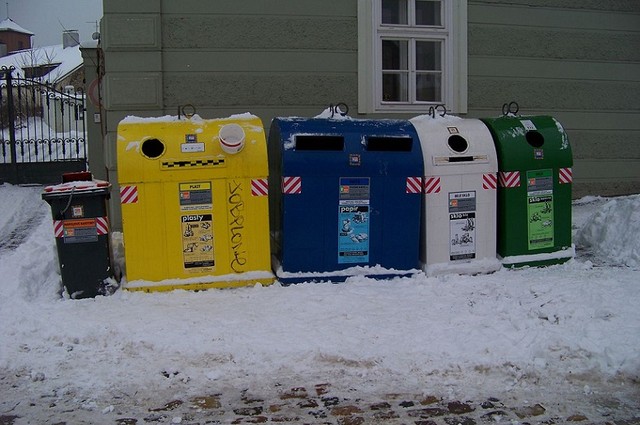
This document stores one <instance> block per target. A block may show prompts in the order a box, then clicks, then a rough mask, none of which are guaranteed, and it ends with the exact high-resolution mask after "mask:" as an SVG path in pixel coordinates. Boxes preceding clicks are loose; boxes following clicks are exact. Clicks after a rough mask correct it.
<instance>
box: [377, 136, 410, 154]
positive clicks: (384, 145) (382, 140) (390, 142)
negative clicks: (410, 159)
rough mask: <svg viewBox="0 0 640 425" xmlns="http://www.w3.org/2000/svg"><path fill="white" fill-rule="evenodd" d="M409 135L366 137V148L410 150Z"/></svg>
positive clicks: (382, 150)
mask: <svg viewBox="0 0 640 425" xmlns="http://www.w3.org/2000/svg"><path fill="white" fill-rule="evenodd" d="M412 147H413V139H412V138H411V137H380V136H376V137H367V150H368V151H375V152H411V148H412Z"/></svg>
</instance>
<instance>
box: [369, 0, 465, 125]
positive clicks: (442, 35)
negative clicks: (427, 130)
mask: <svg viewBox="0 0 640 425" xmlns="http://www.w3.org/2000/svg"><path fill="white" fill-rule="evenodd" d="M409 1H410V2H411V3H412V4H413V1H414V0H409ZM442 8H443V22H442V24H443V26H442V27H422V26H420V27H418V26H411V25H388V24H385V25H383V24H382V0H358V112H360V113H364V114H366V113H388V112H392V113H426V112H427V111H428V109H429V107H430V106H434V105H438V104H444V105H445V106H446V108H447V111H448V112H451V113H457V114H463V113H466V112H467V0H442ZM409 9H410V11H412V10H413V7H412V6H410V7H409ZM383 39H398V40H408V41H409V50H410V51H411V52H412V51H413V49H414V47H413V46H415V41H416V40H417V41H420V40H426V41H432V40H438V41H442V42H443V43H444V44H443V49H442V55H443V58H442V69H443V73H442V101H441V102H421V101H415V84H414V81H415V78H414V77H415V69H412V67H413V68H415V66H414V63H415V56H414V55H413V54H411V55H410V57H409V61H410V66H409V74H410V78H409V81H410V83H409V93H410V98H409V101H408V102H385V101H383V100H382V40H383Z"/></svg>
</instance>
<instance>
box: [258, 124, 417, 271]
mask: <svg viewBox="0 0 640 425" xmlns="http://www.w3.org/2000/svg"><path fill="white" fill-rule="evenodd" d="M268 150H269V151H268V153H269V168H270V170H269V173H270V176H271V177H270V179H269V181H270V187H269V194H270V211H271V216H270V220H271V222H270V226H271V236H272V237H271V250H272V255H273V269H274V271H275V273H276V276H277V277H278V280H279V281H280V282H282V283H295V282H302V281H322V280H330V281H342V280H345V279H346V278H347V277H349V276H351V275H354V274H364V275H368V276H372V277H377V278H381V277H390V276H396V275H403V274H410V273H413V272H415V271H416V269H418V268H419V266H420V263H419V241H420V211H421V193H422V175H423V172H424V171H423V170H424V166H423V162H424V159H423V156H422V148H421V146H420V141H419V139H418V136H417V134H416V131H415V129H414V127H413V125H412V124H411V123H409V122H408V121H402V120H358V119H345V118H340V119H334V118H275V119H274V120H273V121H272V123H271V127H270V131H269V140H268ZM356 266H365V267H364V268H358V267H356Z"/></svg>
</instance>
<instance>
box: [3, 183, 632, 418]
mask: <svg viewBox="0 0 640 425" xmlns="http://www.w3.org/2000/svg"><path fill="white" fill-rule="evenodd" d="M41 192H42V188H41V187H16V186H10V185H6V184H5V185H2V186H0V323H1V326H0V418H1V417H2V415H5V416H6V417H11V418H12V419H11V421H15V422H7V423H15V424H23V423H56V422H61V421H66V422H67V423H135V421H133V420H131V421H130V422H117V419H118V418H122V417H123V416H127V415H128V417H129V418H131V417H132V416H133V417H135V416H136V413H135V412H136V409H141V411H146V412H147V414H148V412H149V409H150V408H151V407H153V406H158V405H164V404H165V403H167V402H169V401H171V400H176V399H180V400H185V399H189V398H190V397H197V396H203V395H208V394H232V393H237V394H238V401H239V400H240V395H239V394H240V393H241V391H246V390H249V391H251V392H252V393H254V394H259V395H260V397H261V398H263V399H265V398H268V397H269V395H268V394H271V393H273V392H277V389H278V388H294V387H308V388H313V387H314V386H316V385H318V384H322V383H329V384H330V385H331V386H332V391H333V392H334V394H338V395H341V396H344V397H345V398H346V397H352V398H354V397H357V398H358V399H360V400H365V401H366V400H371V401H373V400H378V399H379V398H380V397H382V395H384V394H389V393H410V394H424V395H435V396H437V397H439V398H440V399H443V400H479V399H486V398H487V397H496V398H498V399H500V400H502V401H503V402H504V403H509V402H510V403H513V404H518V405H525V404H527V403H537V404H540V405H543V406H547V411H548V412H551V411H553V412H554V414H555V415H556V416H558V417H565V418H566V417H568V416H569V415H571V414H575V413H576V412H580V413H581V414H582V415H584V416H586V417H588V418H589V419H590V420H591V421H595V420H598V419H600V420H603V419H602V418H608V420H615V419H625V418H630V417H634V416H636V417H639V416H640V414H638V412H639V411H640V401H639V400H640V390H639V386H640V308H638V306H639V305H640V195H635V196H629V197H620V198H611V199H607V198H598V197H592V198H583V199H581V200H578V201H575V202H574V205H573V207H574V208H573V217H574V229H573V231H574V240H575V243H576V251H577V258H576V259H574V260H571V261H569V262H568V263H566V264H563V265H557V266H551V267H546V268H523V269H518V270H506V269H503V270H500V271H498V272H496V273H493V274H489V275H479V276H459V275H448V276H443V277H426V276H425V275H424V274H418V275H415V276H414V277H411V278H398V279H394V280H389V281H375V280H370V279H367V278H361V277H360V278H354V279H349V280H347V281H346V282H345V283H342V284H331V283H321V284H311V283H304V284H299V285H294V286H287V287H285V286H281V285H279V284H277V283H276V284H274V285H272V286H268V287H262V286H259V285H257V286H254V287H247V288H239V289H229V290H209V291H204V292H185V291H174V292H170V293H154V294H146V293H139V292H126V291H117V292H116V293H115V294H114V295H113V296H110V297H98V298H95V299H85V300H71V299H68V298H64V297H62V298H61V297H60V295H59V294H60V291H61V281H60V276H59V273H58V270H57V259H56V248H55V243H54V239H53V229H52V223H51V219H50V209H49V206H48V205H47V204H46V203H45V202H43V201H42V200H41V199H40V194H41ZM118 236H119V235H118V234H115V235H114V240H115V242H116V243H115V248H116V256H120V255H121V253H122V249H121V246H119V245H118V240H119V238H118ZM120 236H121V235H120ZM354 393H355V394H357V396H354ZM243 394H245V393H244V392H243ZM603 400H604V401H603ZM550 406H553V409H551V408H550ZM56 409H57V410H56ZM563 415H564V416H563ZM229 418H230V417H229ZM138 419H139V422H138V423H143V419H142V416H139V417H138ZM183 419H185V418H183V417H182V416H180V414H178V413H174V414H169V415H168V418H166V421H168V422H173V423H180V422H183ZM311 419H313V418H310V419H308V420H305V422H308V423H316V422H313V421H312V420H311ZM156 420H157V421H159V422H161V423H167V422H166V421H165V422H162V421H163V420H165V419H162V418H156ZM218 420H219V422H217V423H227V422H226V420H227V417H226V416H225V417H224V418H223V417H220V418H218ZM228 420H229V421H231V419H228ZM536 420H538V419H536ZM543 420H547V421H549V420H550V419H549V418H548V417H547V416H544V415H542V416H540V418H539V421H543ZM83 421H84V422H83ZM122 421H123V420H122ZM325 421H326V420H325ZM527 421H528V422H530V423H531V422H532V420H531V419H528V420H527ZM144 422H145V423H146V420H145V421H144ZM186 422H187V421H186V419H185V421H184V422H183V423H186ZM317 423H323V422H322V421H320V422H317ZM329 423H332V422H330V421H329ZM380 423H385V422H380ZM386 423H396V422H392V421H388V422H386ZM398 423H404V422H398ZM412 423H413V422H412ZM425 423H426V422H425ZM434 423H435V422H434ZM438 423H439V422H438ZM447 423H449V422H447ZM547 423H562V421H561V420H557V419H556V420H555V422H547Z"/></svg>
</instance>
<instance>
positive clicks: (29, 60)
mask: <svg viewBox="0 0 640 425" xmlns="http://www.w3.org/2000/svg"><path fill="white" fill-rule="evenodd" d="M61 41H62V44H57V45H54V46H45V47H34V48H31V47H29V48H26V49H22V50H17V51H13V52H11V53H10V54H9V55H7V56H4V57H0V67H3V66H4V67H7V68H10V67H13V68H15V71H14V72H13V76H14V77H16V78H27V79H31V80H35V81H38V82H40V83H42V84H46V85H48V86H50V87H52V88H55V89H57V90H64V89H65V88H66V87H67V86H73V87H74V88H82V87H83V86H84V62H83V59H82V54H81V53H80V42H79V37H78V32H77V31H74V30H69V31H64V32H63V33H62V39H61Z"/></svg>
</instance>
